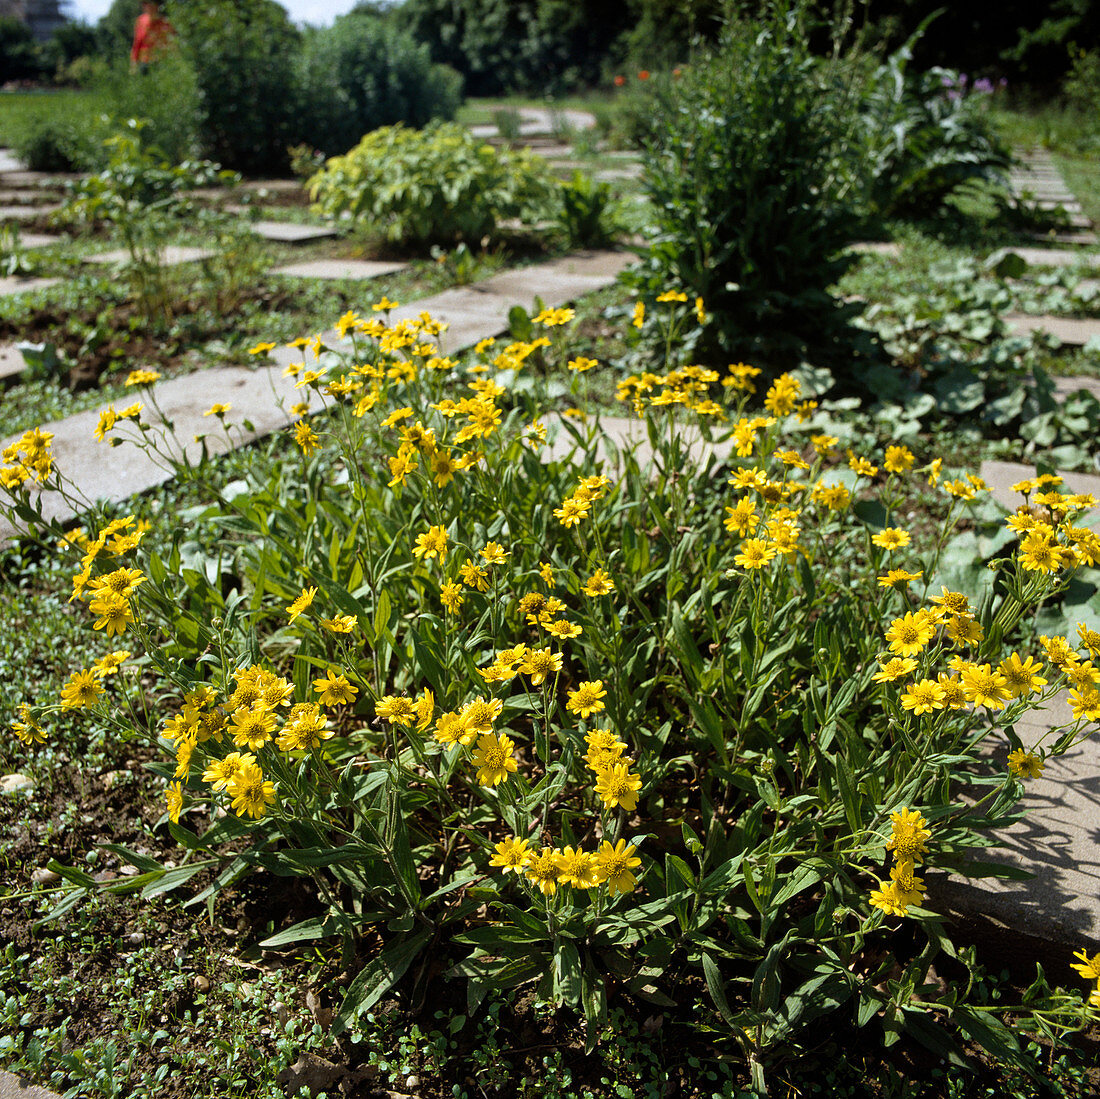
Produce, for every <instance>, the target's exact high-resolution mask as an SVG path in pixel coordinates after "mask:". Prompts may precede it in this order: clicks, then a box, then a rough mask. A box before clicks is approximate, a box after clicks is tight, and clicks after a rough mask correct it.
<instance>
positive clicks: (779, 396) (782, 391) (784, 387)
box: [764, 374, 802, 416]
mask: <svg viewBox="0 0 1100 1099" xmlns="http://www.w3.org/2000/svg"><path fill="white" fill-rule="evenodd" d="M801 391H802V383H801V382H800V381H799V380H798V379H797V378H796V377H794V375H792V374H780V375H779V377H778V378H776V379H775V381H774V382H772V385H771V388H770V389H769V390H768V392H767V395H766V396H765V398H764V407H765V408H766V409H767V410H768V411H769V412H770V413H772V415H773V416H786V415H788V414H789V413H791V412H793V411H794V408H795V405H796V404H797V403H798V397H799V394H800V393H801Z"/></svg>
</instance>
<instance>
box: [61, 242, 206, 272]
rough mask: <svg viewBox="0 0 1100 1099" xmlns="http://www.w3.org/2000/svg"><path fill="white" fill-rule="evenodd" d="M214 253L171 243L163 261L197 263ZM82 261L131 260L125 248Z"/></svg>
mask: <svg viewBox="0 0 1100 1099" xmlns="http://www.w3.org/2000/svg"><path fill="white" fill-rule="evenodd" d="M214 255H215V253H214V252H211V251H210V250H209V249H208V248H186V247H180V246H178V245H175V244H169V245H168V247H167V248H165V249H164V254H163V255H162V256H161V262H162V263H163V264H164V266H165V267H176V266H178V265H179V264H181V263H197V262H198V261H199V260H204V259H210V258H211V257H212V256H214ZM80 262H81V263H95V264H118V265H122V264H126V263H129V262H130V253H129V252H127V251H126V250H125V249H124V248H120V249H118V250H117V251H114V252H97V253H96V254H95V255H92V256H84V257H82V258H81V261H80Z"/></svg>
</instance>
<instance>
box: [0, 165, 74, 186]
mask: <svg viewBox="0 0 1100 1099" xmlns="http://www.w3.org/2000/svg"><path fill="white" fill-rule="evenodd" d="M0 173H2V174H0V183H3V184H4V186H5V187H38V186H40V185H41V184H43V183H57V181H58V180H63V179H79V178H80V176H79V175H78V174H77V173H76V172H25V171H21V170H20V171H7V172H5V171H3V170H2V169H0Z"/></svg>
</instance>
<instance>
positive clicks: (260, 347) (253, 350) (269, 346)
mask: <svg viewBox="0 0 1100 1099" xmlns="http://www.w3.org/2000/svg"><path fill="white" fill-rule="evenodd" d="M287 346H288V347H297V346H301V347H304V346H305V341H304V340H302V341H301V342H299V341H298V340H295V341H294V343H291V344H287ZM274 350H275V345H274V344H273V343H268V342H266V341H264V342H261V343H258V344H256V346H255V347H250V348H249V349H248V352H247V353H248V354H249V355H266V354H267V353H268V352H269V351H274Z"/></svg>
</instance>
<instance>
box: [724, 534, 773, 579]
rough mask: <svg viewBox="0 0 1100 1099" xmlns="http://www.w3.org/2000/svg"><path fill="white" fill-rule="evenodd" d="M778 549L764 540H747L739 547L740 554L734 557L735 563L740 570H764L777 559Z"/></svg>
mask: <svg viewBox="0 0 1100 1099" xmlns="http://www.w3.org/2000/svg"><path fill="white" fill-rule="evenodd" d="M775 556H776V549H775V547H774V546H773V545H772V544H771V543H770V542H767V541H765V540H764V539H763V538H746V539H745V540H744V541H743V542H742V543H741V545H740V547H739V552H738V553H736V554H735V555H734V558H733V563H734V564H735V565H737V566H738V568H742V569H748V570H749V571H753V570H755V569H762V568H763V567H764V566H765V565H767V564H769V563H770V562H771V561H773V560H774V559H775Z"/></svg>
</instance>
